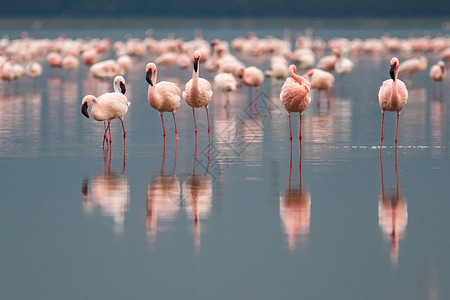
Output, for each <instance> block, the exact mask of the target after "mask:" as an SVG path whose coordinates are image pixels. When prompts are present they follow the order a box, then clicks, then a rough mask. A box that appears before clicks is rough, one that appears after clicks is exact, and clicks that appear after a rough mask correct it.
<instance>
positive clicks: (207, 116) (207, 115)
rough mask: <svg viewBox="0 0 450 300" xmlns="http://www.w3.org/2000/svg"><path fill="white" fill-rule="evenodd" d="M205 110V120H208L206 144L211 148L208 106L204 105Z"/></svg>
mask: <svg viewBox="0 0 450 300" xmlns="http://www.w3.org/2000/svg"><path fill="white" fill-rule="evenodd" d="M205 108H206V118H207V119H208V142H209V145H210V146H211V126H210V125H209V111H208V105H205Z"/></svg>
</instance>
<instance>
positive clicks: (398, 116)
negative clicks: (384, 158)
mask: <svg viewBox="0 0 450 300" xmlns="http://www.w3.org/2000/svg"><path fill="white" fill-rule="evenodd" d="M398 119H400V112H397V129H396V130H395V145H397V140H398V138H397V135H398Z"/></svg>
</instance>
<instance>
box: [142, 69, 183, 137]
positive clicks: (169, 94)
mask: <svg viewBox="0 0 450 300" xmlns="http://www.w3.org/2000/svg"><path fill="white" fill-rule="evenodd" d="M145 72H146V75H145V79H146V80H147V82H148V84H149V86H148V103H149V104H150V106H151V107H153V108H154V109H156V110H157V111H158V112H159V115H160V116H161V123H162V129H163V136H164V140H165V138H166V128H165V127H164V118H163V112H172V116H173V124H174V125H175V136H177V134H178V129H177V122H176V120H175V111H176V110H177V109H178V107H180V104H181V90H180V88H179V87H178V85H176V84H175V83H173V82H169V81H161V82H159V83H156V79H157V75H158V70H157V68H156V65H155V64H154V63H148V64H147V66H146V67H145Z"/></svg>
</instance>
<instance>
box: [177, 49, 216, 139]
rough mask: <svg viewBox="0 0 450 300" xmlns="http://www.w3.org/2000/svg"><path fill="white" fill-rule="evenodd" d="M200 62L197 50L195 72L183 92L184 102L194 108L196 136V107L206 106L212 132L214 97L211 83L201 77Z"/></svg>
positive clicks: (209, 129)
mask: <svg viewBox="0 0 450 300" xmlns="http://www.w3.org/2000/svg"><path fill="white" fill-rule="evenodd" d="M199 60H200V51H198V50H196V51H195V53H194V71H193V73H192V79H191V80H189V81H188V82H187V83H186V87H185V90H184V92H183V98H184V100H186V103H187V104H189V106H191V107H192V114H193V115H194V126H195V135H196V136H197V123H196V121H195V108H196V107H202V106H204V107H205V108H206V117H207V118H208V135H209V133H210V131H211V126H210V124H209V112H208V105H209V103H210V101H211V97H212V95H213V92H212V90H211V84H210V83H209V81H208V80H206V79H204V78H201V77H199Z"/></svg>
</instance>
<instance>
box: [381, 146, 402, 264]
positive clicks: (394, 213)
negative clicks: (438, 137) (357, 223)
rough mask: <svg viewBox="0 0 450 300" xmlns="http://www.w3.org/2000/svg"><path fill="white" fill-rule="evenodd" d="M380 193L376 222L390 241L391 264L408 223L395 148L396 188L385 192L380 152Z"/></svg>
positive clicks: (395, 262)
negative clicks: (399, 182)
mask: <svg viewBox="0 0 450 300" xmlns="http://www.w3.org/2000/svg"><path fill="white" fill-rule="evenodd" d="M380 172H381V194H380V197H379V199H380V200H379V202H378V224H379V225H380V227H381V229H382V231H383V233H384V236H385V238H386V239H387V240H389V241H390V257H391V264H392V265H395V266H396V265H397V262H398V248H399V245H398V242H399V240H400V239H403V236H404V233H405V230H406V225H407V223H408V209H407V205H406V198H405V197H404V196H403V195H401V194H400V189H399V184H398V172H397V149H395V183H396V189H395V190H391V191H387V192H385V190H384V180H383V162H382V159H381V154H380Z"/></svg>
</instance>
